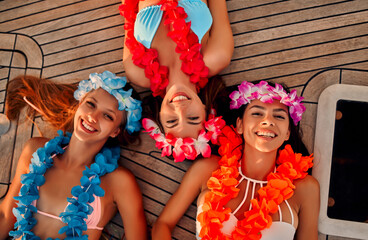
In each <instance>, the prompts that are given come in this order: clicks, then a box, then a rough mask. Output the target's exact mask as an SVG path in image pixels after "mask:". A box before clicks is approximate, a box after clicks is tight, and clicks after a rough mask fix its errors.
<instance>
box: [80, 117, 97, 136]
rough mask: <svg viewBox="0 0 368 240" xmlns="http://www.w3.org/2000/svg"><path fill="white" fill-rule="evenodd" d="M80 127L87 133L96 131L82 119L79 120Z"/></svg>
mask: <svg viewBox="0 0 368 240" xmlns="http://www.w3.org/2000/svg"><path fill="white" fill-rule="evenodd" d="M81 127H82V129H83V130H84V131H85V132H87V133H94V132H97V129H95V128H94V127H92V126H91V125H89V124H88V123H87V122H86V121H84V120H83V119H82V120H81Z"/></svg>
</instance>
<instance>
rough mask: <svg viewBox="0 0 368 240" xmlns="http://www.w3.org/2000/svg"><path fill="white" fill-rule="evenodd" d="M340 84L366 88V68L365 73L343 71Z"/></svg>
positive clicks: (367, 74)
mask: <svg viewBox="0 0 368 240" xmlns="http://www.w3.org/2000/svg"><path fill="white" fill-rule="evenodd" d="M341 83H342V84H352V85H361V86H368V68H366V71H359V70H356V71H354V70H348V69H346V70H345V69H343V70H342V73H341Z"/></svg>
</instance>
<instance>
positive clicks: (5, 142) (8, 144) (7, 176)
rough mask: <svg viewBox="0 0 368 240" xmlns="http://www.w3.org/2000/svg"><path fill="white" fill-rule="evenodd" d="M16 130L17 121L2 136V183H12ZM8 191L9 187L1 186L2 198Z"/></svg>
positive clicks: (0, 164)
mask: <svg viewBox="0 0 368 240" xmlns="http://www.w3.org/2000/svg"><path fill="white" fill-rule="evenodd" d="M16 129H17V124H16V121H11V124H10V129H9V130H8V132H7V133H5V134H3V135H1V136H0V152H1V161H0V182H1V183H5V184H6V183H10V180H11V172H10V169H11V168H12V164H14V163H13V161H12V159H13V148H14V143H15V139H14V136H15V133H16ZM7 189H8V186H7V185H2V184H1V185H0V198H1V197H3V196H4V195H5V194H6V192H7Z"/></svg>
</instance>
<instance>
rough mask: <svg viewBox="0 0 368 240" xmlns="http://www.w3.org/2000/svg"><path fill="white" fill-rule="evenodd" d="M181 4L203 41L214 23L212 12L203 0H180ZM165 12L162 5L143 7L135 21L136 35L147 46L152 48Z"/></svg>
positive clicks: (192, 26) (192, 28)
mask: <svg viewBox="0 0 368 240" xmlns="http://www.w3.org/2000/svg"><path fill="white" fill-rule="evenodd" d="M179 6H180V7H183V8H184V10H185V12H186V13H187V15H188V17H187V18H186V19H185V21H186V22H189V21H191V26H190V28H191V30H192V31H193V32H194V33H195V34H196V35H197V36H198V39H199V42H201V40H202V38H203V36H204V35H205V34H206V32H207V31H208V29H210V27H211V25H212V16H211V12H210V10H209V9H208V7H207V5H206V4H205V3H204V2H202V1H201V0H180V1H179ZM162 15H163V12H162V11H161V5H152V6H148V7H145V8H143V9H141V10H140V11H139V12H138V14H137V18H136V21H135V23H134V37H135V38H136V39H137V41H138V42H140V43H142V44H143V45H144V46H145V47H146V48H151V43H152V40H153V37H154V36H155V34H156V31H157V29H158V26H159V25H160V23H161V19H162Z"/></svg>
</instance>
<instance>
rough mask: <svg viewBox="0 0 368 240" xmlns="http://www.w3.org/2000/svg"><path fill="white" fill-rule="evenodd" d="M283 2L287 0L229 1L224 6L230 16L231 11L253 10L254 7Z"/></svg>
mask: <svg viewBox="0 0 368 240" xmlns="http://www.w3.org/2000/svg"><path fill="white" fill-rule="evenodd" d="M283 1H287V0H280V1H277V0H258V1H244V0H231V1H226V5H227V10H228V12H229V14H230V13H231V12H233V11H239V10H241V9H244V8H254V7H259V6H263V5H267V4H275V3H279V2H283Z"/></svg>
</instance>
